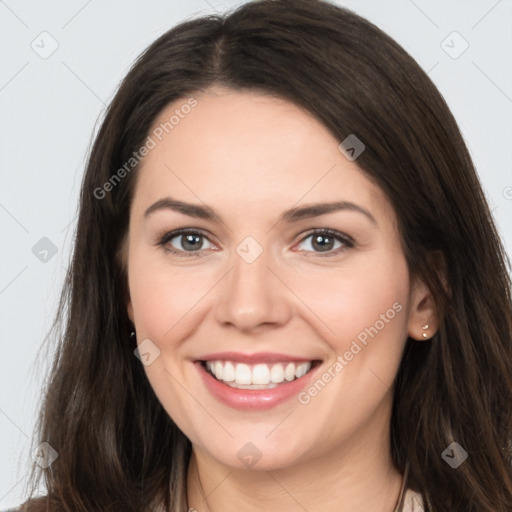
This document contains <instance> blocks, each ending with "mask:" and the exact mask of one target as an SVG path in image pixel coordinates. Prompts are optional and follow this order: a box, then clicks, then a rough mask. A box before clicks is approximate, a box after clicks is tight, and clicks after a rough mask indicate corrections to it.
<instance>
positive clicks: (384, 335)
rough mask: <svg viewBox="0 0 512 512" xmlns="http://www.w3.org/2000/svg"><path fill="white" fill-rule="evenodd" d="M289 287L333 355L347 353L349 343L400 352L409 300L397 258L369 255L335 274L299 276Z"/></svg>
mask: <svg viewBox="0 0 512 512" xmlns="http://www.w3.org/2000/svg"><path fill="white" fill-rule="evenodd" d="M391 254H392V253H391ZM304 276H306V277H304ZM293 288H294V291H295V292H296V293H297V296H299V297H300V298H301V299H302V301H303V302H304V305H305V306H306V308H307V309H308V310H310V311H311V312H313V313H314V315H311V313H306V310H305V309H304V312H305V314H308V317H309V319H310V320H309V322H310V323H314V324H315V325H316V326H317V330H318V332H319V333H320V334H321V336H322V337H323V338H324V339H325V340H326V341H328V343H329V345H330V346H331V348H332V349H334V350H335V352H336V354H343V353H344V352H345V351H347V350H350V348H351V346H352V342H353V341H354V340H358V341H359V342H360V343H359V344H360V345H361V347H366V346H369V345H370V343H369V341H370V340H374V339H375V340H377V339H378V340H382V342H381V343H380V344H379V345H380V347H381V348H385V349H386V350H387V351H389V349H390V348H391V347H392V346H395V347H396V350H397V351H398V352H400V350H401V348H402V346H403V341H405V338H406V333H407V315H406V311H407V308H408V295H409V273H408V269H407V265H406V263H405V260H404V259H403V257H401V256H400V255H395V256H394V257H392V256H391V255H390V257H389V258H388V259H387V260H386V258H384V257H382V255H380V257H377V255H375V256H373V255H372V256H371V257H368V258H361V259H359V260H357V261H355V262H354V264H350V265H349V264H347V265H344V266H342V265H340V267H339V268H338V269H332V268H330V269H322V271H319V270H316V271H315V272H311V270H310V271H309V272H308V273H306V272H302V273H301V279H296V282H295V283H294V285H293ZM365 342H366V345H365ZM384 344H386V345H387V346H384ZM374 345H376V344H374ZM354 350H357V348H355V349H354ZM349 357H350V356H349Z"/></svg>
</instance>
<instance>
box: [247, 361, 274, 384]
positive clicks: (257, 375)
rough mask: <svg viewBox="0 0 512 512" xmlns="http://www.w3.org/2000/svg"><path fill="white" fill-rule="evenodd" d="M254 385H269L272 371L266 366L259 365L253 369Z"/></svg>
mask: <svg viewBox="0 0 512 512" xmlns="http://www.w3.org/2000/svg"><path fill="white" fill-rule="evenodd" d="M251 381H252V384H268V383H269V382H270V371H269V369H268V366H267V365H266V364H257V365H256V366H254V368H253V369H252V379H251Z"/></svg>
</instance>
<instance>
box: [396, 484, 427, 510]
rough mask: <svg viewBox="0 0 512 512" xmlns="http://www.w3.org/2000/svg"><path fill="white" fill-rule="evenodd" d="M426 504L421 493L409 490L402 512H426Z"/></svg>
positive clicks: (406, 492) (406, 493) (405, 496)
mask: <svg viewBox="0 0 512 512" xmlns="http://www.w3.org/2000/svg"><path fill="white" fill-rule="evenodd" d="M424 510H425V502H424V500H423V497H422V495H421V493H419V492H416V491H413V490H412V489H407V490H406V491H405V495H404V500H403V508H402V509H401V512H424Z"/></svg>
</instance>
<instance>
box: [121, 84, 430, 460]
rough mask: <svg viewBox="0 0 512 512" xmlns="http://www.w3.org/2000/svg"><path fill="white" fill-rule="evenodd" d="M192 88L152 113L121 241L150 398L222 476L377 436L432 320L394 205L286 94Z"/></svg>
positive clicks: (311, 456) (317, 455)
mask: <svg viewBox="0 0 512 512" xmlns="http://www.w3.org/2000/svg"><path fill="white" fill-rule="evenodd" d="M194 98H195V100H196V101H197V103H195V106H194V107H193V108H186V109H185V108H182V106H183V105H184V104H186V103H187V98H184V99H181V100H178V101H176V102H174V103H173V104H171V105H169V106H168V107H167V108H166V109H165V110H164V111H163V112H161V115H160V116H159V118H158V119H157V120H156V121H155V123H154V126H153V128H152V130H151V133H152V134H155V133H156V134H158V136H155V135H151V137H152V138H153V140H154V142H155V143H156V144H155V147H154V148H152V149H151V150H150V152H149V154H148V155H147V156H146V157H145V159H144V161H143V165H142V167H141V168H140V169H139V171H138V172H139V174H138V176H137V184H136V188H135V193H134V198H133V203H132V207H131V212H130V223H129V232H128V237H127V241H126V244H127V245H126V249H127V250H126V265H127V270H128V284H129V293H130V299H129V302H128V304H127V308H128V315H129V317H130V319H131V320H132V322H133V323H134V325H135V328H136V332H137V343H138V344H139V345H140V344H142V343H143V344H144V345H142V347H141V348H144V350H141V352H145V353H149V356H147V357H146V358H147V363H148V364H145V365H144V369H145V372H146V375H147V377H148V379H149V382H150V384H151V386H152V388H153V389H154V392H155V394H156V396H157V397H158V399H159V400H160V402H161V403H162V405H163V407H164V408H165V410H166V411H167V412H168V414H169V415H170V416H171V417H172V419H173V420H174V421H175V423H176V424H177V425H178V426H179V428H180V429H181V430H182V431H183V432H184V433H185V435H186V436H187V437H188V438H189V439H190V440H191V442H192V443H193V447H194V450H195V451H196V452H197V453H201V454H202V456H203V457H205V458H208V459H209V460H211V461H212V462H215V463H217V464H222V465H227V466H230V467H232V468H235V467H236V468H244V467H250V465H251V464H253V463H254V461H255V460H256V459H258V458H259V460H258V461H257V464H258V465H257V468H258V469H266V470H270V469H277V468H284V467H287V466H291V465H294V464H298V463H303V462H304V463H305V462H308V463H311V462H312V461H314V460H315V459H318V458H320V457H327V456H328V455H332V454H335V453H340V450H347V449H348V447H350V446H352V445H354V444H353V441H354V439H356V437H357V438H364V437H365V436H366V437H368V436H377V435H383V433H387V429H388V427H389V418H390V410H391V403H392V383H393V379H394V378H395V375H396V373H397V370H398V367H399V363H400V359H401V355H402V351H403V348H404V344H405V341H406V339H407V336H408V335H410V336H413V337H416V338H418V339H421V325H422V324H424V323H426V322H425V320H426V315H428V314H429V312H428V311H427V309H426V306H425V303H426V302H425V301H426V298H425V297H426V296H427V292H426V290H425V289H424V287H423V286H422V284H421V283H412V282H411V279H410V276H409V272H408V268H407V265H406V261H405V259H404V255H403V252H402V250H401V246H400V238H399V235H398V232H397V224H396V217H395V214H394V211H393V209H392V208H391V206H390V204H389V202H388V200H387V199H386V197H385V196H384V194H383V192H382V191H381V190H380V189H379V188H378V187H377V186H376V185H375V184H374V183H372V182H371V181H370V180H369V179H368V178H367V177H365V175H364V174H363V173H362V171H361V170H360V169H359V168H358V166H357V160H355V161H350V160H348V159H347V158H346V156H345V155H344V154H342V153H341V152H340V150H339V149H338V146H339V143H340V141H338V140H336V139H335V138H334V137H333V136H332V134H331V133H330V132H329V131H328V130H327V129H326V128H325V127H324V126H323V125H322V124H321V123H320V122H319V121H317V120H316V119H315V118H314V117H312V116H311V115H310V114H309V113H308V112H306V111H304V110H302V109H300V108H299V107H297V106H295V105H294V104H292V103H289V102H287V101H285V100H282V99H276V98H270V97H268V96H264V95H260V94H256V93H249V92H235V91H232V90H228V89H218V88H217V89H209V90H207V91H206V92H203V93H201V94H197V95H194ZM177 109H178V110H179V111H180V112H182V115H181V116H179V122H176V123H175V124H174V125H173V128H172V130H171V129H169V128H167V131H168V133H166V132H165V130H162V129H161V128H160V129H158V127H159V126H161V123H165V122H168V121H169V119H170V118H171V116H172V115H173V114H174V113H175V111H176V110H177ZM180 109H182V110H180ZM184 112H187V113H186V114H184ZM167 126H169V125H167ZM162 132H163V133H162ZM160 139H161V140H160ZM182 203H186V204H187V205H190V206H186V205H183V204H182ZM334 203H336V204H337V206H336V207H333V208H330V209H328V208H324V207H323V206H322V205H326V204H334ZM312 205H320V206H319V208H316V209H313V208H310V207H311V206H312ZM192 206H195V209H194V208H193V207H192ZM178 230H186V232H185V233H178ZM326 230H329V231H326ZM430 322H431V325H432V320H431V319H430ZM205 361H208V363H205ZM215 361H219V362H217V363H215ZM294 363H295V364H294ZM208 366H212V368H213V372H214V373H215V372H219V373H218V377H220V379H221V380H222V381H221V380H218V379H217V378H215V377H214V376H212V375H211V374H210V372H209V370H208ZM310 366H311V367H310ZM304 371H307V373H305V375H302V373H303V372H304ZM301 375H302V376H301ZM233 378H235V379H236V380H233ZM269 378H270V379H271V380H273V381H275V382H273V383H269V384H266V383H268V382H269ZM260 379H261V380H260ZM254 382H255V383H256V384H257V387H259V388H262V389H243V386H245V387H246V388H247V386H250V384H249V383H254ZM258 383H259V384H258ZM262 383H263V384H262ZM234 385H236V386H238V387H234ZM271 386H273V387H271ZM240 388H242V389H240Z"/></svg>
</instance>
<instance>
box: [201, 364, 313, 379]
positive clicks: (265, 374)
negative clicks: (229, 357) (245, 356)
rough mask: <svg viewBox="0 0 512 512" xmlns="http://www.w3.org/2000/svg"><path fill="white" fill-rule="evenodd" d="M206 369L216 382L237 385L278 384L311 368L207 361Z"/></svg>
mask: <svg viewBox="0 0 512 512" xmlns="http://www.w3.org/2000/svg"><path fill="white" fill-rule="evenodd" d="M206 367H207V368H208V369H209V370H210V371H211V372H212V373H213V375H214V376H215V377H216V378H217V379H218V380H223V381H225V382H236V383H237V384H269V383H270V382H274V383H276V384H278V383H279V382H283V381H284V380H285V379H286V380H287V381H292V380H295V378H297V379H298V378H300V377H302V376H303V375H305V374H306V373H307V372H308V371H309V369H310V368H311V362H307V363H300V364H295V363H275V364H273V365H267V364H256V365H254V366H251V365H248V364H244V363H233V362H231V361H207V362H206Z"/></svg>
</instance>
